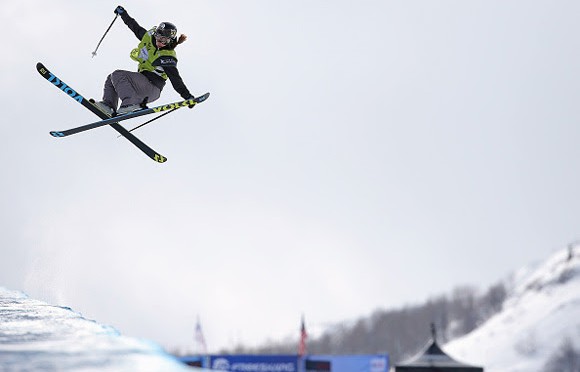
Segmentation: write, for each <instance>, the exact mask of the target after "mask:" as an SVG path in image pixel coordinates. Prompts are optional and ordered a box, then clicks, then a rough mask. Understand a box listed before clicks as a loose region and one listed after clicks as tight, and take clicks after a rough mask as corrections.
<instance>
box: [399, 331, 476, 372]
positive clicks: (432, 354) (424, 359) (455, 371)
mask: <svg viewBox="0 0 580 372" xmlns="http://www.w3.org/2000/svg"><path fill="white" fill-rule="evenodd" d="M431 331H432V334H433V339H432V340H431V342H429V343H428V344H427V345H426V346H425V348H424V349H423V350H421V351H420V352H419V353H418V354H417V355H415V356H414V357H412V358H410V359H409V360H407V361H405V362H403V363H400V364H397V365H396V366H395V371H396V372H483V368H482V367H474V366H470V365H468V364H464V363H461V362H458V361H456V360H455V359H453V358H451V357H450V356H449V355H447V354H445V352H444V351H443V350H441V348H440V347H439V345H438V344H437V339H436V337H435V327H434V326H431Z"/></svg>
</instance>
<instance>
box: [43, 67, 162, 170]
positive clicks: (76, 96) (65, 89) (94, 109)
mask: <svg viewBox="0 0 580 372" xmlns="http://www.w3.org/2000/svg"><path fill="white" fill-rule="evenodd" d="M36 70H38V72H39V73H40V75H42V76H43V77H44V78H45V79H46V80H48V81H49V82H50V83H52V84H53V85H54V86H55V87H57V88H59V89H60V90H62V91H63V92H64V93H66V94H67V95H68V96H69V97H71V98H72V99H74V100H75V101H77V102H78V103H80V104H81V105H83V106H85V107H86V108H87V109H89V110H90V111H91V112H92V113H93V114H95V115H97V116H98V117H100V118H101V119H103V120H105V119H109V118H110V117H109V115H107V114H105V113H104V112H102V111H101V110H99V109H98V108H97V107H96V106H95V105H93V104H92V103H91V102H90V101H89V100H88V99H86V98H84V97H83V96H82V95H80V94H78V93H77V91H76V90H74V89H73V88H71V87H70V86H69V85H68V84H66V83H65V82H64V81H62V80H60V79H59V78H58V77H56V75H54V74H53V73H52V72H50V71H49V70H48V69H47V68H46V67H45V66H44V65H43V64H42V63H40V62H38V63H37V64H36ZM109 125H110V126H111V127H113V128H114V129H115V130H116V131H117V132H119V134H121V135H122V136H123V137H125V138H126V139H128V140H129V141H130V142H131V143H132V144H134V145H135V146H137V147H138V148H139V149H140V150H141V151H143V152H144V153H145V154H146V155H147V156H149V157H150V158H151V159H153V160H155V161H156V162H158V163H164V162H166V161H167V158H166V157H165V156H163V155H161V154H159V153H157V152H156V151H155V150H153V149H152V148H151V147H149V146H147V145H146V144H145V143H143V142H142V141H141V140H140V139H139V138H137V137H135V135H134V134H133V133H130V132H129V131H128V130H127V129H125V128H124V127H123V126H121V125H120V124H119V123H117V122H112V123H109Z"/></svg>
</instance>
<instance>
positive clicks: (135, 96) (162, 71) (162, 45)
mask: <svg viewBox="0 0 580 372" xmlns="http://www.w3.org/2000/svg"><path fill="white" fill-rule="evenodd" d="M114 12H115V13H116V14H118V15H120V16H121V19H123V22H125V24H126V25H127V26H128V27H129V29H130V30H131V31H133V33H134V34H135V36H136V37H137V38H138V39H139V40H140V41H141V42H140V43H139V45H138V46H137V48H135V49H133V51H132V52H131V58H132V59H133V60H135V61H136V62H138V63H139V65H138V69H137V71H138V72H132V71H125V70H116V71H114V72H112V73H111V74H110V75H109V76H107V79H106V80H105V87H104V90H103V100H102V101H99V102H96V106H97V107H98V108H99V109H100V110H101V111H103V112H105V113H106V114H108V115H113V114H114V113H115V112H116V113H117V114H119V115H121V114H126V113H128V112H132V111H135V110H139V109H141V107H142V105H143V104H145V103H148V102H153V101H155V100H157V99H158V98H159V96H160V95H161V91H162V90H163V87H164V86H165V83H166V81H167V79H169V80H170V81H171V84H172V85H173V88H174V89H175V91H176V92H177V93H179V94H180V95H181V97H182V98H183V99H184V100H188V99H194V98H195V97H194V96H193V95H192V94H191V93H190V92H189V90H188V89H187V87H186V86H185V83H184V82H183V79H182V78H181V76H180V75H179V71H178V70H177V56H176V53H175V47H176V46H177V45H179V44H181V43H183V42H184V41H185V40H186V39H187V36H186V35H184V34H181V35H180V36H179V37H178V36H177V28H176V27H175V25H174V24H173V23H170V22H161V23H160V24H159V26H157V27H153V28H152V29H150V30H149V31H147V30H146V29H145V28H143V27H141V26H140V25H139V24H138V23H137V21H135V19H133V18H131V17H130V16H129V14H128V13H127V11H126V10H125V8H123V7H122V6H120V5H119V6H117V8H115V11H114ZM119 99H121V106H120V107H119V109H118V110H117V104H118V102H119Z"/></svg>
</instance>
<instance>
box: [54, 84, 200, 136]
mask: <svg viewBox="0 0 580 372" xmlns="http://www.w3.org/2000/svg"><path fill="white" fill-rule="evenodd" d="M208 97H209V93H206V94H204V95H202V96H199V97H196V98H194V99H187V100H184V101H178V102H172V103H169V104H166V105H161V106H156V107H151V108H142V109H140V110H137V111H133V112H129V113H126V114H123V115H117V116H113V117H107V118H106V119H104V120H100V121H96V122H94V123H90V124H85V125H81V126H80V127H76V128H71V129H67V130H61V131H52V132H50V134H51V135H52V136H53V137H66V136H70V135H71V134H76V133H81V132H84V131H87V130H90V129H95V128H99V127H102V126H104V125H107V124H111V123H118V122H120V121H123V120H127V119H133V118H136V117H139V116H143V115H148V114H153V113H159V112H163V111H170V110H174V109H179V108H182V107H189V108H193V107H194V106H195V105H196V104H198V103H200V102H203V101H205V100H206V99H207V98H208Z"/></svg>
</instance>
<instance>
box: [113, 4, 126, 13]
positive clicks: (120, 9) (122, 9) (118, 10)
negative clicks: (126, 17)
mask: <svg viewBox="0 0 580 372" xmlns="http://www.w3.org/2000/svg"><path fill="white" fill-rule="evenodd" d="M123 13H125V8H123V7H122V6H121V5H119V6H118V7H116V8H115V14H118V15H121V14H123Z"/></svg>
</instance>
